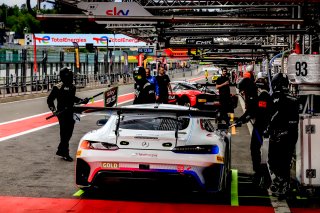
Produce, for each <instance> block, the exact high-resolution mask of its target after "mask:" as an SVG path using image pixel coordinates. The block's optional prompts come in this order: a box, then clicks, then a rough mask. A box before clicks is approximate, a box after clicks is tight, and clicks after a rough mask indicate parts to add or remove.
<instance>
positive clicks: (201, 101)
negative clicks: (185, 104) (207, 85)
mask: <svg viewBox="0 0 320 213" xmlns="http://www.w3.org/2000/svg"><path fill="white" fill-rule="evenodd" d="M198 102H199V103H205V102H207V99H198Z"/></svg>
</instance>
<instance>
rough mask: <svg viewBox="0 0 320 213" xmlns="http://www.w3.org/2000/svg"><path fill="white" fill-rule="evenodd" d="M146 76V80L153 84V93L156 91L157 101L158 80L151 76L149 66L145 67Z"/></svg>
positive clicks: (157, 97)
mask: <svg viewBox="0 0 320 213" xmlns="http://www.w3.org/2000/svg"><path fill="white" fill-rule="evenodd" d="M146 77H147V80H148V81H149V83H150V84H152V85H153V86H154V89H155V93H156V101H158V99H159V85H158V81H157V78H156V77H155V76H152V75H151V74H150V69H149V68H146Z"/></svg>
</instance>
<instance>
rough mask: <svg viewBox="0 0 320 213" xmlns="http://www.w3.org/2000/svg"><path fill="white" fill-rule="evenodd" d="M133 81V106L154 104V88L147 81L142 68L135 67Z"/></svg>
mask: <svg viewBox="0 0 320 213" xmlns="http://www.w3.org/2000/svg"><path fill="white" fill-rule="evenodd" d="M133 79H134V80H135V82H136V83H135V84H134V88H135V98H134V100H133V104H147V103H155V101H156V96H155V92H154V90H155V89H154V86H153V85H152V84H151V83H150V82H149V81H148V80H147V77H146V71H145V69H144V68H143V67H137V68H136V69H135V70H134V71H133Z"/></svg>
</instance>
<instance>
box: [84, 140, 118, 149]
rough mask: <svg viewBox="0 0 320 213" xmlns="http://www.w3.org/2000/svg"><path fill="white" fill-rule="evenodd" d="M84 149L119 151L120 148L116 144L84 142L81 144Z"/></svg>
mask: <svg viewBox="0 0 320 213" xmlns="http://www.w3.org/2000/svg"><path fill="white" fill-rule="evenodd" d="M80 147H81V148H82V149H97V150H117V149H119V147H118V146H117V145H116V144H112V143H106V142H96V141H87V140H84V141H82V142H81V145H80Z"/></svg>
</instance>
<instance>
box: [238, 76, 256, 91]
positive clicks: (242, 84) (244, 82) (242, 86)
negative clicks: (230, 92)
mask: <svg viewBox="0 0 320 213" xmlns="http://www.w3.org/2000/svg"><path fill="white" fill-rule="evenodd" d="M251 84H252V82H251V79H250V78H242V79H241V80H240V81H239V83H238V84H237V88H238V89H239V91H240V92H242V91H245V90H247V89H248V88H249V87H250V85H251Z"/></svg>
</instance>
